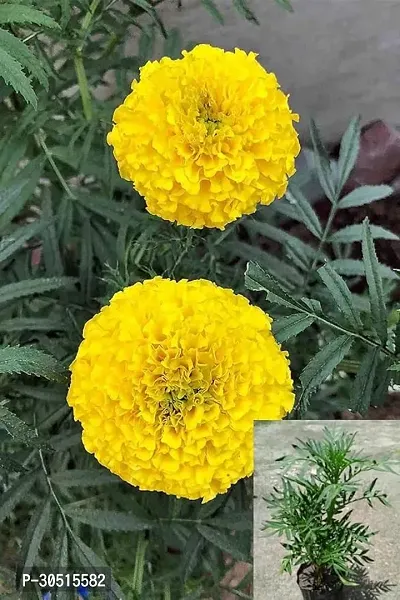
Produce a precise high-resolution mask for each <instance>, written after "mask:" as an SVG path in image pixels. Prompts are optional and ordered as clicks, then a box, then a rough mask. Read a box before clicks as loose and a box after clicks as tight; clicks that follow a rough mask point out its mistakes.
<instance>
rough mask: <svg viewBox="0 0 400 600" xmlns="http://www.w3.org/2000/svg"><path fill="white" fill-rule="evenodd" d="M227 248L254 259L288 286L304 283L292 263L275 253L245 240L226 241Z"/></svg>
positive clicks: (235, 253) (245, 257)
mask: <svg viewBox="0 0 400 600" xmlns="http://www.w3.org/2000/svg"><path fill="white" fill-rule="evenodd" d="M225 249H226V250H229V251H231V252H232V253H233V254H234V255H235V256H240V257H242V258H244V259H247V260H254V261H255V262H257V263H258V264H259V265H260V266H261V267H262V268H264V269H266V270H267V271H268V272H269V273H270V274H271V275H272V276H273V277H275V279H276V280H277V281H279V282H281V283H283V284H284V285H286V286H287V287H292V288H294V287H295V286H300V285H302V283H303V276H302V275H301V273H299V272H298V271H297V269H295V268H294V267H293V266H292V265H290V264H289V263H287V262H284V261H282V260H280V259H279V258H276V256H274V255H273V254H271V253H269V252H265V251H264V250H262V249H261V248H256V247H254V246H252V245H251V244H246V243H245V242H226V243H225Z"/></svg>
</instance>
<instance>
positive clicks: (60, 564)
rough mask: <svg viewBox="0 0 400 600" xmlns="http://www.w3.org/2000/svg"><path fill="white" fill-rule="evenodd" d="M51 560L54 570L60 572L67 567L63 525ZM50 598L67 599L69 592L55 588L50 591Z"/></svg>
mask: <svg viewBox="0 0 400 600" xmlns="http://www.w3.org/2000/svg"><path fill="white" fill-rule="evenodd" d="M52 561H53V564H54V565H55V571H58V572H62V571H63V570H66V569H67V567H68V532H67V528H66V527H65V526H63V527H62V528H61V529H60V531H59V534H58V536H57V539H56V542H55V551H54V556H53V557H52ZM51 600H69V594H68V592H67V591H66V590H61V589H59V588H56V589H54V590H53V591H52V593H51Z"/></svg>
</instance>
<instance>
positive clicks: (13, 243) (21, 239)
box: [0, 221, 46, 263]
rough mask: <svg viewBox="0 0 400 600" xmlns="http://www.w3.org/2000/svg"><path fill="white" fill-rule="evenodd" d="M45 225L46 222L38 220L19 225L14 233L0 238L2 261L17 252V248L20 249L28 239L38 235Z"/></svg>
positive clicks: (0, 256) (0, 259)
mask: <svg viewBox="0 0 400 600" xmlns="http://www.w3.org/2000/svg"><path fill="white" fill-rule="evenodd" d="M45 226H46V223H44V222H39V221H37V222H35V223H30V224H29V225H23V226H21V227H18V229H16V230H15V231H14V232H13V233H12V234H9V235H8V236H6V237H3V238H2V239H1V240H0V263H1V262H3V261H4V260H6V259H7V258H9V257H10V256H12V255H13V254H15V252H17V250H20V249H21V248H22V247H23V246H24V244H25V243H26V242H27V241H28V240H30V239H31V238H33V237H34V236H36V235H37V234H38V233H39V232H40V231H41V230H42V229H43V228H44V227H45Z"/></svg>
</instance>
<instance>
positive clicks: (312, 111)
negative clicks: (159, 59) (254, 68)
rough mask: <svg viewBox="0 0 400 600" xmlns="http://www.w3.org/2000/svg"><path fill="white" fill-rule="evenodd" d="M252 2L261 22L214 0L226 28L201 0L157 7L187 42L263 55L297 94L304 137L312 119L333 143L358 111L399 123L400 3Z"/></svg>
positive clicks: (329, 0) (373, 0) (269, 67)
mask: <svg viewBox="0 0 400 600" xmlns="http://www.w3.org/2000/svg"><path fill="white" fill-rule="evenodd" d="M248 1H249V5H250V6H251V8H252V10H253V11H254V13H255V14H256V16H257V17H258V19H259V21H260V26H257V25H253V24H251V23H249V22H248V21H245V20H244V18H242V17H241V16H240V15H239V14H238V13H237V11H236V9H235V8H234V7H233V2H232V0H215V2H216V4H217V6H218V7H219V9H220V11H221V12H222V14H223V16H224V18H225V25H220V24H218V23H217V22H216V21H215V20H214V19H213V18H212V17H211V16H210V14H209V13H208V12H207V11H206V10H205V8H204V6H202V4H201V0H182V5H183V6H182V9H181V10H180V11H178V10H177V8H176V0H173V1H172V0H166V1H165V2H163V3H162V4H161V5H160V6H159V7H158V8H157V10H158V12H159V14H160V15H161V17H162V19H163V20H164V22H165V24H166V26H167V28H170V27H179V28H180V30H181V31H182V33H183V35H184V38H185V41H188V40H190V41H196V42H206V43H211V44H214V45H218V46H220V47H223V48H225V49H232V48H234V47H235V46H238V47H240V48H243V49H244V50H247V51H250V50H253V51H255V52H258V53H259V55H260V56H259V59H260V61H261V62H262V64H263V65H264V66H265V67H266V68H267V70H270V71H274V72H275V73H276V74H277V76H278V79H279V81H280V82H281V85H282V88H283V89H284V91H285V92H286V93H290V95H291V105H292V107H293V110H295V111H296V112H298V113H300V115H301V123H300V132H301V133H302V134H303V139H304V137H307V127H308V119H309V118H310V116H312V117H314V118H315V119H316V120H317V122H318V124H319V125H320V126H321V127H322V131H323V134H324V136H325V137H326V139H327V141H332V142H335V141H337V139H338V138H339V137H340V135H341V133H342V132H343V130H344V128H345V126H346V124H347V122H348V120H349V119H350V118H351V116H353V115H354V114H361V115H362V117H363V121H365V122H367V121H370V120H372V119H376V118H382V119H387V120H388V121H390V122H391V123H393V124H400V94H399V91H400V68H399V65H400V35H399V23H400V2H399V1H398V0H292V4H293V7H294V9H295V12H294V13H292V14H291V13H288V12H287V11H285V10H284V9H282V8H281V7H279V6H278V5H277V4H276V3H275V0H248ZM135 44H136V41H135V40H132V43H131V44H129V45H128V46H129V48H130V49H132V48H133V47H134V46H135Z"/></svg>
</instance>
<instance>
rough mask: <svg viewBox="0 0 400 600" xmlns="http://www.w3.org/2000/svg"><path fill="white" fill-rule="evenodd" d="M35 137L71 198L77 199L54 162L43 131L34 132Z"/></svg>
mask: <svg viewBox="0 0 400 600" xmlns="http://www.w3.org/2000/svg"><path fill="white" fill-rule="evenodd" d="M34 138H35V141H36V143H37V145H38V146H40V147H41V149H42V150H43V152H44V153H45V155H46V158H47V160H48V161H49V163H50V165H51V166H52V168H53V171H54V173H55V175H56V177H57V179H58V180H59V182H60V183H61V185H62V187H63V188H64V190H65V191H66V192H67V194H68V196H69V197H70V198H71V200H75V196H74V194H73V193H72V192H71V189H70V187H69V185H68V184H67V182H66V181H65V179H64V177H63V176H62V175H61V172H60V170H59V168H58V167H57V165H56V163H55V162H54V158H53V156H52V154H51V152H50V150H49V149H48V147H47V145H46V142H45V141H44V138H43V134H42V132H40V133H39V134H34Z"/></svg>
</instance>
